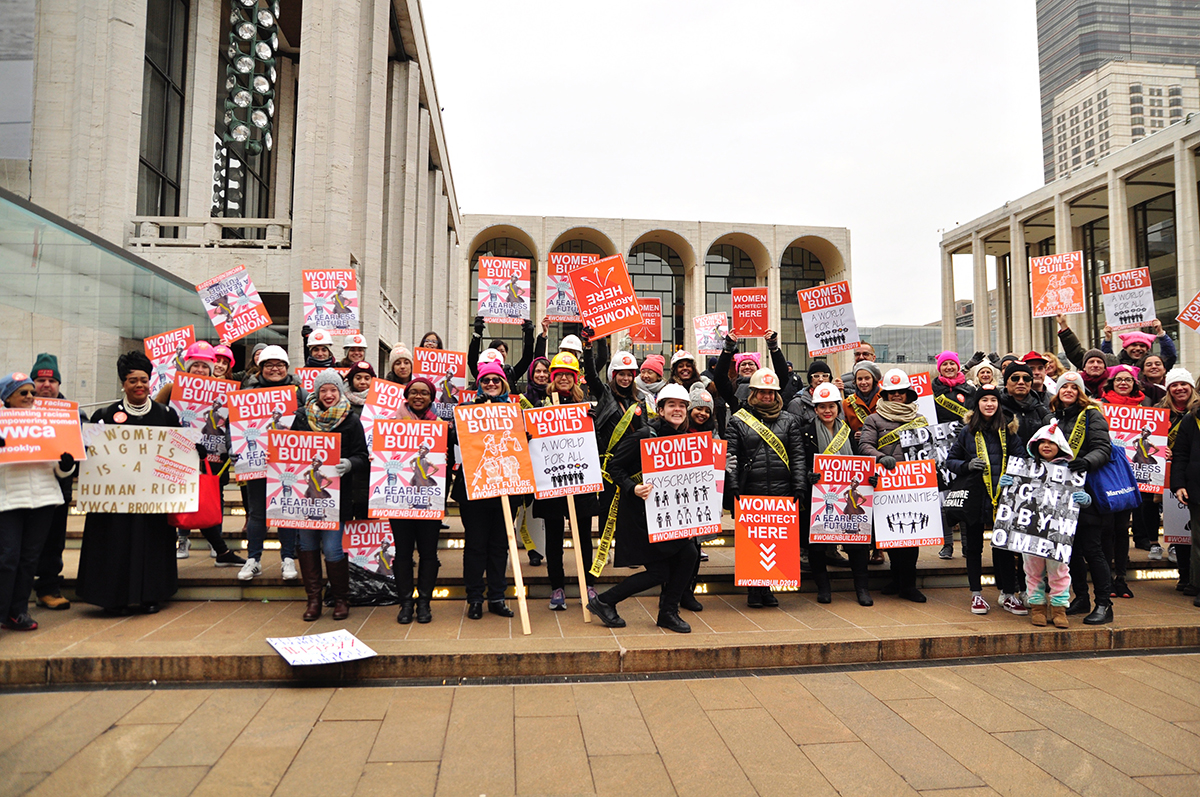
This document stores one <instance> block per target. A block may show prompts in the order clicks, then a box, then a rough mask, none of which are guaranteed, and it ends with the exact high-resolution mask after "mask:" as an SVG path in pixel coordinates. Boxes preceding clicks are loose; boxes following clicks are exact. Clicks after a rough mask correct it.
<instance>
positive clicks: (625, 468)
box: [608, 418, 696, 567]
mask: <svg viewBox="0 0 1200 797" xmlns="http://www.w3.org/2000/svg"><path fill="white" fill-rule="evenodd" d="M686 433H687V431H676V430H675V429H674V428H673V427H672V426H671V425H670V424H669V423H667V422H666V421H664V420H663V419H662V418H655V419H654V420H653V421H650V422H649V423H647V424H645V425H644V426H642V427H641V428H640V429H638V430H637V432H636V433H634V432H630V433H627V434H626V435H625V436H624V437H622V438H621V442H620V443H618V444H617V449H616V451H614V452H613V458H612V460H610V461H609V463H608V475H609V476H611V477H612V480H613V484H615V485H616V486H617V487H618V488H619V489H620V490H621V500H620V503H619V504H618V506H617V528H616V541H617V547H616V553H615V555H614V557H613V564H614V565H615V566H616V567H635V566H637V565H644V564H648V563H650V562H658V561H661V560H663V559H669V558H670V557H672V556H674V555H675V554H677V553H678V552H679V551H681V550H683V548H684V546H687V545H695V544H696V543H695V542H693V541H692V540H691V539H689V538H683V539H678V540H667V541H665V542H650V531H649V529H648V528H647V526H646V501H645V500H644V499H642V498H638V497H637V495H636V494H635V493H634V491H633V490H634V488H635V487H637V486H638V484H640V483H641V480H640V479H639V480H638V481H636V482H635V481H634V480H633V477H634V476H636V475H638V474H640V473H641V471H642V441H643V440H646V439H648V438H651V437H674V436H675V435H679V434H686Z"/></svg>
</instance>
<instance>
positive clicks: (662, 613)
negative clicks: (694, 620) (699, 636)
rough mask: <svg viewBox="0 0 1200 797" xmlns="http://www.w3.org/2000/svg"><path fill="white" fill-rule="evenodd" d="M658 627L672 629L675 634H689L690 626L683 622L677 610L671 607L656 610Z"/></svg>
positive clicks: (690, 631)
mask: <svg viewBox="0 0 1200 797" xmlns="http://www.w3.org/2000/svg"><path fill="white" fill-rule="evenodd" d="M656 624H657V625H658V627H659V628H665V629H667V630H668V631H674V632H675V633H677V634H690V633H692V627H691V626H690V625H688V624H687V623H685V622H684V621H683V619H682V618H681V617H680V616H679V612H678V611H675V610H673V609H660V610H659V612H658V622H657V623H656Z"/></svg>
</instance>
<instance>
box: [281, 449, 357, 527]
mask: <svg viewBox="0 0 1200 797" xmlns="http://www.w3.org/2000/svg"><path fill="white" fill-rule="evenodd" d="M341 458H342V436H341V435H339V434H333V433H331V432H291V431H288V432H269V433H268V434H267V525H268V526H272V527H275V526H281V527H283V528H289V529H336V528H339V527H340V526H341V521H340V518H339V514H338V509H339V506H340V502H341V482H342V479H341V477H340V476H338V475H337V470H336V468H337V464H338V462H339V461H340V460H341Z"/></svg>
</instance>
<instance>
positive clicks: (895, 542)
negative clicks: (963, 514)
mask: <svg viewBox="0 0 1200 797" xmlns="http://www.w3.org/2000/svg"><path fill="white" fill-rule="evenodd" d="M878 475H879V481H878V482H877V483H876V485H875V545H876V547H878V548H913V547H915V546H918V545H936V544H940V543H941V542H942V506H941V502H940V501H939V500H938V478H937V463H936V462H934V461H933V460H931V459H921V460H917V461H916V462H897V463H896V467H895V469H894V470H886V469H884V468H880V469H879V473H878Z"/></svg>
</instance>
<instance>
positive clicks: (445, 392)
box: [413, 348, 467, 421]
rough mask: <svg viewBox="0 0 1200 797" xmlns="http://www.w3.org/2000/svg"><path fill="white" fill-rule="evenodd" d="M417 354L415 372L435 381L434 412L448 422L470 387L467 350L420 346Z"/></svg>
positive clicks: (415, 351)
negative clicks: (468, 386)
mask: <svg viewBox="0 0 1200 797" xmlns="http://www.w3.org/2000/svg"><path fill="white" fill-rule="evenodd" d="M413 356H414V357H415V358H416V362H414V363H413V371H414V374H413V375H414V376H423V377H425V378H426V379H428V380H429V381H431V382H433V411H434V412H436V413H437V415H438V417H439V418H441V419H442V420H444V421H449V420H453V419H454V407H455V405H456V404H458V403H459V400H460V398H461V393H462V391H464V390H466V389H467V353H466V352H465V351H448V350H446V349H425V348H417V349H416V350H414V351H413Z"/></svg>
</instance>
